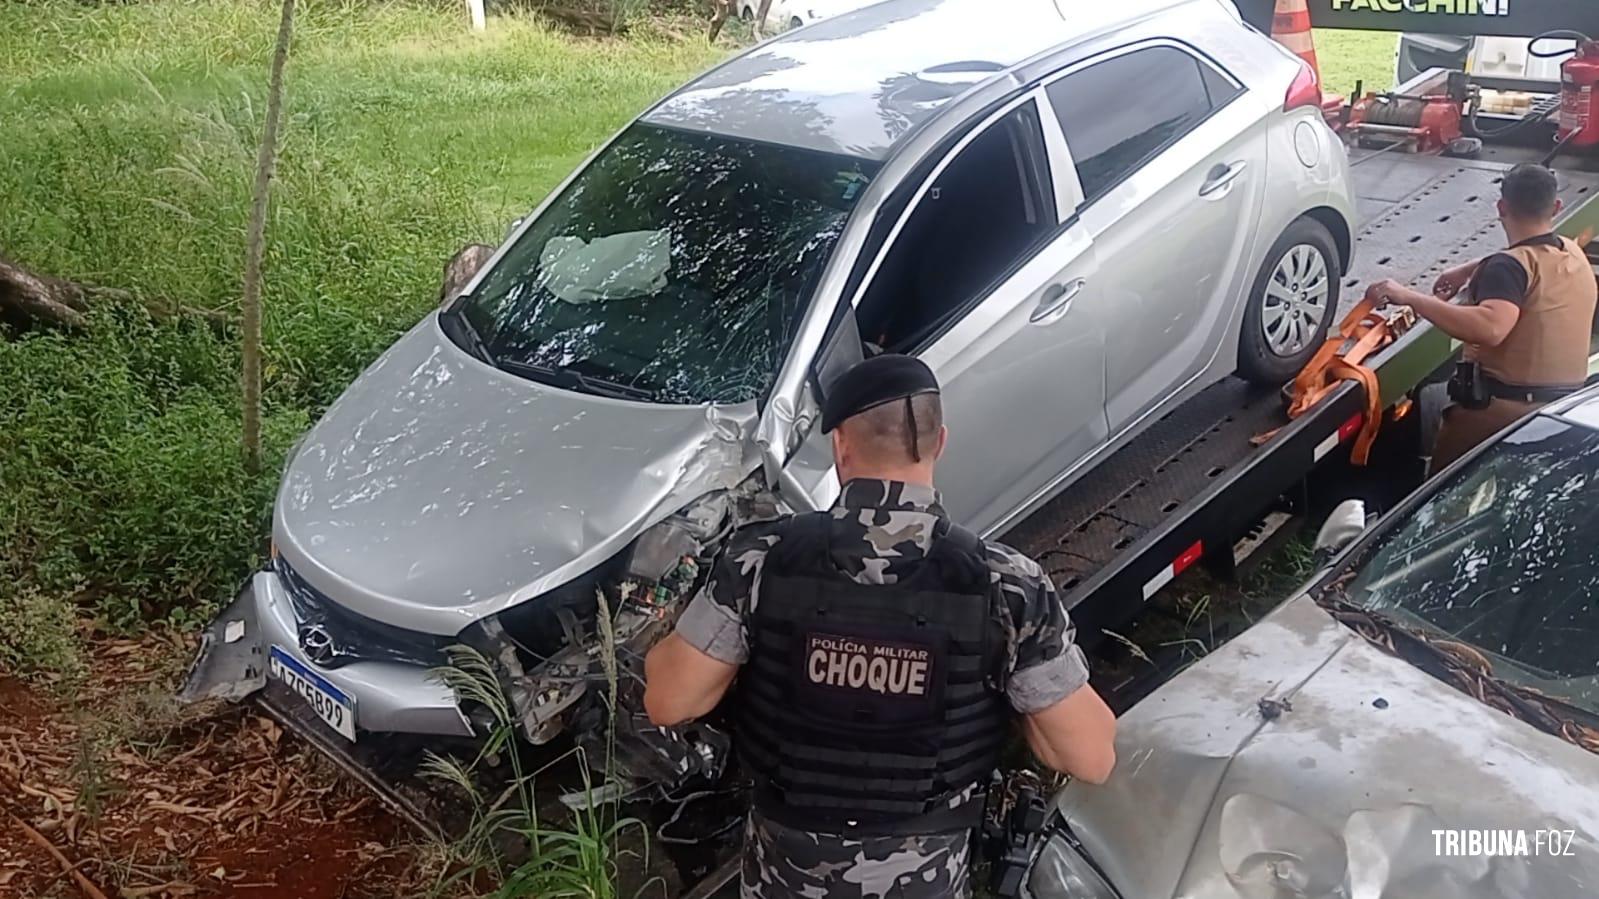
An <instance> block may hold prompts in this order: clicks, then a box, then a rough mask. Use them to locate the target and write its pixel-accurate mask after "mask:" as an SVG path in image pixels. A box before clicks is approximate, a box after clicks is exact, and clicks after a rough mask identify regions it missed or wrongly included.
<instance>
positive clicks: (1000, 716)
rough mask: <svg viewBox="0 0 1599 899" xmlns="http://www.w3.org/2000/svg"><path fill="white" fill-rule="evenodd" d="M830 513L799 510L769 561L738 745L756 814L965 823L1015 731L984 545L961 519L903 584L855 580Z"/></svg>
mask: <svg viewBox="0 0 1599 899" xmlns="http://www.w3.org/2000/svg"><path fill="white" fill-rule="evenodd" d="M832 524H833V519H832V517H831V515H830V514H828V513H825V512H823V513H815V514H808V515H798V516H795V517H794V518H793V519H791V520H790V521H789V523H788V524H787V525H786V526H785V527H784V528H783V529H782V531H781V532H780V539H779V541H778V542H777V544H776V545H775V546H773V547H772V550H771V552H769V553H768V555H767V558H766V561H765V564H764V566H763V568H762V571H761V581H760V595H759V601H758V602H757V603H756V605H755V609H754V612H753V614H752V616H751V622H750V635H749V643H750V660H749V663H748V664H747V665H746V666H745V668H744V671H743V672H742V673H741V674H740V677H739V692H738V702H737V718H738V740H737V742H738V746H739V750H740V754H741V758H742V760H743V762H744V765H745V767H746V768H747V769H748V770H749V771H750V773H751V774H752V775H753V776H754V778H755V781H756V793H755V802H756V807H757V808H759V809H760V810H761V813H762V814H763V815H765V816H767V817H768V818H771V819H772V820H775V821H777V822H779V823H781V824H785V825H788V826H790V827H796V828H799V829H802V830H807V831H811V832H813V833H830V834H857V835H862V836H866V835H884V834H924V833H940V832H949V831H955V830H963V829H966V828H969V827H972V826H975V825H976V824H977V823H979V819H980V816H981V812H982V798H983V797H982V790H981V789H979V790H976V791H974V792H975V793H976V794H977V795H976V801H974V802H966V803H963V804H957V805H958V807H952V802H951V800H952V799H953V798H954V797H956V796H959V795H961V794H962V793H964V792H967V788H968V787H971V786H973V785H974V784H978V783H980V782H983V781H986V779H987V778H988V776H989V775H990V774H991V773H992V772H993V771H994V769H995V768H996V767H997V766H998V763H999V753H1000V749H1001V747H1002V746H1003V744H1004V742H1005V739H1006V737H1007V735H1008V734H1009V733H1010V717H1011V716H1010V707H1009V705H1008V703H1007V701H1006V699H1005V697H1004V694H1003V688H1002V683H1001V681H1002V676H1001V665H1002V658H1003V647H1004V633H1003V631H1002V629H1001V626H1000V624H999V618H998V616H997V615H996V614H995V612H994V608H993V603H995V602H998V601H1000V597H999V592H998V587H997V585H994V584H991V583H990V582H991V577H990V575H989V569H988V566H987V564H986V561H985V557H984V551H983V544H982V541H981V540H979V539H978V538H977V537H976V536H975V535H973V534H972V533H970V532H968V531H966V530H963V529H961V528H958V527H954V526H951V527H950V528H949V531H948V533H946V534H944V535H942V536H939V537H938V538H936V539H935V540H934V542H933V545H932V547H931V548H930V550H929V552H928V555H927V556H926V558H925V559H923V560H922V561H921V562H920V563H919V564H917V565H916V566H915V571H914V573H913V574H912V575H911V576H910V577H909V579H907V580H902V581H901V582H900V583H897V584H893V585H866V584H859V583H856V582H855V581H854V580H852V579H851V578H850V577H849V576H848V575H846V574H844V573H843V572H840V571H838V570H837V568H835V567H834V566H833V564H832V562H831V560H830V556H829V553H828V548H829V538H830V536H831V528H832Z"/></svg>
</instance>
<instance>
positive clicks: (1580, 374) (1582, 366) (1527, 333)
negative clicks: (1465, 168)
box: [1466, 237, 1599, 387]
mask: <svg viewBox="0 0 1599 899" xmlns="http://www.w3.org/2000/svg"><path fill="white" fill-rule="evenodd" d="M1560 244H1561V245H1560V246H1559V247H1551V246H1538V245H1533V246H1518V247H1512V248H1511V249H1509V250H1506V251H1505V252H1506V253H1508V254H1510V255H1511V256H1513V257H1515V259H1516V261H1518V262H1520V263H1521V266H1522V268H1524V269H1526V270H1527V299H1526V302H1524V303H1522V305H1521V318H1519V319H1518V320H1517V321H1516V326H1515V327H1514V328H1512V329H1511V330H1510V336H1509V337H1506V338H1505V341H1504V343H1501V344H1499V345H1498V346H1494V347H1481V346H1472V347H1468V348H1467V351H1466V358H1468V359H1475V360H1477V361H1478V362H1481V363H1482V369H1483V371H1484V372H1486V373H1487V374H1488V375H1489V376H1490V377H1492V378H1494V379H1495V380H1497V381H1500V382H1501V383H1504V384H1509V385H1513V386H1516V387H1569V386H1576V385H1580V384H1581V383H1582V382H1583V381H1584V380H1586V379H1587V377H1588V342H1589V337H1590V335H1592V333H1593V316H1594V306H1595V304H1596V302H1599V284H1596V282H1595V281H1594V273H1593V266H1592V264H1591V263H1590V262H1589V261H1588V257H1587V256H1586V255H1585V254H1584V253H1583V251H1582V248H1581V247H1579V246H1577V242H1576V241H1574V240H1571V239H1570V238H1566V237H1562V238H1560Z"/></svg>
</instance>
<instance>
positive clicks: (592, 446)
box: [273, 315, 756, 634]
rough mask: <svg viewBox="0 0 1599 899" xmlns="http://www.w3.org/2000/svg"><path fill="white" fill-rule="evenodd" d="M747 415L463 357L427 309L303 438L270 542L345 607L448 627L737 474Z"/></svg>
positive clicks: (555, 576)
mask: <svg viewBox="0 0 1599 899" xmlns="http://www.w3.org/2000/svg"><path fill="white" fill-rule="evenodd" d="M755 414H756V413H755V408H754V404H753V403H749V404H743V405H740V406H732V407H714V406H665V405H653V404H647V403H638V402H629V401H622V400H615V399H610V398H607V397H596V396H589V395H584V394H578V393H573V392H569V391H565V390H560V389H557V388H554V387H549V386H545V385H542V384H537V383H534V382H532V381H528V380H525V379H522V378H518V377H515V376H512V375H509V374H506V373H504V372H502V371H499V370H498V369H495V368H493V367H491V366H489V365H487V364H485V363H483V362H481V361H479V360H477V359H474V358H472V357H470V356H468V355H467V354H466V353H465V352H464V351H462V350H461V349H460V348H458V347H456V346H455V344H454V343H452V342H451V341H450V340H449V338H448V337H446V336H445V335H444V334H443V332H442V331H440V329H439V327H438V321H437V317H436V316H435V315H429V316H428V317H427V318H426V319H424V320H423V321H422V322H421V323H420V324H418V325H417V326H416V327H415V328H413V329H412V330H411V331H410V333H408V334H406V336H405V337H403V338H401V340H400V341H399V342H398V343H396V344H395V345H394V346H393V347H391V348H389V350H388V351H387V352H386V353H384V354H383V356H382V357H381V358H380V359H379V360H378V361H377V362H376V363H374V364H373V365H372V367H371V368H369V369H367V370H366V371H365V372H364V373H362V375H361V376H360V378H358V379H357V380H356V381H355V383H354V384H352V385H351V386H350V388H349V389H348V390H347V391H345V393H344V395H343V396H341V397H340V398H339V400H338V402H336V403H334V404H333V406H332V407H331V408H329V409H328V411H327V414H326V415H324V416H323V418H322V420H321V421H320V422H318V423H317V425H316V426H315V427H314V428H312V429H311V431H310V432H309V433H308V434H307V435H306V438H305V440H304V442H303V443H302V444H301V446H300V447H299V449H298V452H297V454H296V455H295V457H294V459H293V460H292V462H291V463H290V464H289V466H288V469H287V471H286V472H285V474H284V479H283V484H282V487H281V488H280V490H279V493H278V501H277V508H276V511H275V515H274V522H273V537H274V540H275V541H276V544H277V548H278V551H279V552H280V553H281V554H282V555H283V557H284V559H285V560H286V561H287V562H288V563H289V564H290V565H291V566H293V567H294V569H295V570H296V571H297V572H298V573H299V574H300V575H301V576H302V577H304V578H305V579H306V581H308V582H309V583H310V584H311V585H312V586H314V587H316V588H317V589H319V590H321V591H322V592H324V593H326V594H327V595H328V596H330V597H331V598H332V599H334V600H335V601H336V602H338V603H340V604H341V605H343V606H345V607H347V608H349V609H351V610H353V611H355V612H357V613H359V614H362V615H366V616H368V617H370V618H375V619H377V620H379V621H383V622H385V623H388V624H392V625H395V626H397V627H403V628H408V629H411V630H418V631H425V632H428V633H434V634H455V633H458V632H459V631H460V630H461V628H463V627H465V626H466V625H467V624H469V623H471V622H472V621H475V620H477V619H479V618H481V617H483V616H485V615H489V614H492V613H494V612H497V611H500V610H501V609H504V608H506V607H507V606H509V605H513V604H515V603H516V602H519V601H521V600H524V599H527V598H531V597H533V596H537V595H539V594H541V593H543V592H545V591H547V590H549V589H550V588H552V587H555V586H558V585H560V584H561V583H564V582H565V581H567V580H570V579H571V578H573V577H575V576H577V575H578V574H581V573H583V572H585V571H587V570H589V569H590V568H592V567H593V566H595V565H597V564H599V563H600V562H602V561H604V560H605V559H607V558H609V557H610V556H611V555H612V554H614V553H615V552H617V551H618V550H620V549H621V548H622V547H623V546H625V545H626V544H627V542H628V541H630V540H631V539H633V538H634V537H635V536H637V535H638V533H639V532H640V531H642V530H643V529H644V528H646V527H648V526H649V525H651V524H653V523H655V522H656V521H659V520H660V519H662V518H664V517H666V516H667V515H670V514H671V513H673V512H675V511H677V509H679V508H681V507H682V506H684V505H686V504H687V503H689V502H691V501H693V500H694V499H695V498H697V497H699V496H701V495H703V494H704V493H706V492H708V491H710V490H713V489H716V488H720V487H731V486H733V485H734V484H736V483H737V482H738V481H739V480H741V478H742V477H743V476H744V475H745V474H747V473H748V472H749V471H751V470H753V467H754V464H753V461H751V460H753V458H754V457H755V453H754V452H753V449H752V446H751V444H750V442H749V435H750V433H752V431H753V427H754V422H755Z"/></svg>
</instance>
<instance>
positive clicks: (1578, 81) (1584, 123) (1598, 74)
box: [1531, 31, 1599, 152]
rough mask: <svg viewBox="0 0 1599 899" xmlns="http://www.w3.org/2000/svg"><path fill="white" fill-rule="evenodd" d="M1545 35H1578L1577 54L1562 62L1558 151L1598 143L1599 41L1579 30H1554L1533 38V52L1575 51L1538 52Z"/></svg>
mask: <svg viewBox="0 0 1599 899" xmlns="http://www.w3.org/2000/svg"><path fill="white" fill-rule="evenodd" d="M1545 38H1566V39H1575V40H1576V42H1577V49H1576V55H1575V56H1572V57H1571V58H1570V59H1568V60H1566V61H1565V62H1563V63H1561V65H1560V131H1559V134H1558V138H1559V143H1558V144H1556V151H1557V152H1558V151H1559V150H1565V149H1574V150H1582V149H1593V148H1596V147H1599V41H1594V40H1592V39H1590V38H1589V37H1588V36H1587V35H1585V34H1582V33H1581V32H1576V31H1551V32H1549V33H1548V34H1543V35H1539V36H1538V37H1536V38H1534V39H1533V42H1532V44H1533V45H1532V48H1531V53H1532V55H1534V56H1537V57H1540V58H1543V59H1552V58H1555V57H1560V56H1565V55H1566V54H1568V53H1571V52H1572V51H1571V50H1569V49H1562V50H1559V51H1556V52H1553V53H1550V52H1539V50H1538V47H1537V45H1538V41H1541V40H1544V39H1545Z"/></svg>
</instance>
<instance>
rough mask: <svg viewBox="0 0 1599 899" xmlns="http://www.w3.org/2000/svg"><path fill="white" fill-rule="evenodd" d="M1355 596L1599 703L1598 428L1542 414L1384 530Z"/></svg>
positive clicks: (1501, 672)
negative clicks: (1570, 422) (1594, 428)
mask: <svg viewBox="0 0 1599 899" xmlns="http://www.w3.org/2000/svg"><path fill="white" fill-rule="evenodd" d="M1344 589H1345V591H1346V594H1347V598H1348V600H1349V601H1350V602H1352V603H1354V604H1356V605H1359V606H1363V607H1365V608H1367V609H1370V610H1372V611H1376V612H1381V613H1384V614H1387V615H1389V616H1390V617H1392V618H1394V619H1395V620H1397V621H1399V622H1401V623H1404V624H1407V625H1419V626H1420V628H1421V629H1422V630H1423V631H1432V632H1434V633H1438V634H1442V635H1444V636H1446V637H1447V638H1449V639H1453V640H1457V641H1460V642H1463V643H1467V644H1470V645H1471V646H1473V647H1475V648H1476V649H1477V650H1479V651H1481V652H1482V653H1483V654H1484V655H1485V656H1487V658H1488V659H1489V661H1490V663H1491V664H1492V668H1493V674H1494V675H1495V676H1496V677H1498V678H1500V679H1501V680H1503V681H1505V682H1507V683H1509V684H1513V685H1518V686H1524V687H1531V688H1533V689H1535V690H1539V691H1541V692H1543V693H1546V694H1548V695H1549V696H1551V697H1554V698H1556V699H1561V700H1564V701H1566V702H1568V703H1570V704H1572V705H1574V706H1577V707H1579V708H1582V709H1584V710H1587V711H1589V712H1594V713H1599V600H1596V598H1599V432H1595V431H1593V430H1591V429H1589V428H1585V427H1581V426H1576V425H1569V424H1566V423H1564V422H1561V421H1559V420H1557V419H1554V418H1550V417H1539V418H1534V419H1532V420H1531V421H1529V422H1528V423H1527V424H1525V425H1523V426H1522V427H1521V428H1520V429H1519V430H1517V431H1515V432H1514V433H1512V434H1511V435H1509V436H1508V437H1507V438H1506V439H1504V440H1502V441H1500V442H1499V443H1498V444H1497V445H1495V446H1494V447H1492V448H1491V449H1489V450H1487V451H1486V452H1485V453H1484V454H1483V455H1481V456H1479V457H1477V459H1476V460H1475V461H1473V462H1472V463H1471V464H1470V465H1468V466H1467V467H1466V468H1464V469H1462V470H1460V471H1459V472H1457V473H1456V474H1454V475H1453V476H1451V477H1450V479H1449V481H1448V483H1446V484H1445V485H1443V487H1442V488H1441V489H1439V490H1438V491H1437V492H1436V493H1434V494H1433V496H1432V497H1431V498H1430V499H1428V500H1427V501H1426V503H1425V504H1423V505H1422V506H1421V507H1420V508H1418V509H1417V510H1416V511H1415V512H1414V514H1412V515H1410V516H1409V517H1408V518H1407V519H1405V520H1404V521H1403V522H1402V523H1400V524H1399V525H1398V526H1397V527H1394V528H1393V529H1392V530H1391V531H1389V532H1388V533H1387V534H1385V535H1384V536H1383V537H1382V538H1381V539H1380V540H1379V541H1377V542H1376V543H1375V545H1374V546H1373V547H1372V549H1371V550H1370V551H1368V552H1367V553H1366V554H1365V555H1364V557H1363V559H1362V560H1361V561H1360V562H1359V563H1358V564H1357V567H1356V569H1355V575H1354V577H1353V578H1352V579H1351V580H1350V581H1349V582H1348V584H1347V585H1346V587H1345V588H1344Z"/></svg>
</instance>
